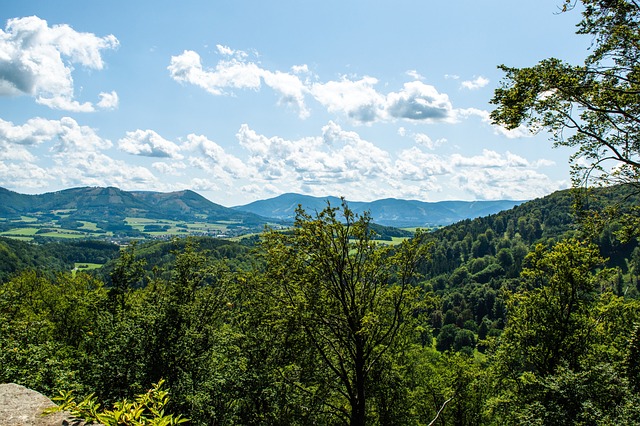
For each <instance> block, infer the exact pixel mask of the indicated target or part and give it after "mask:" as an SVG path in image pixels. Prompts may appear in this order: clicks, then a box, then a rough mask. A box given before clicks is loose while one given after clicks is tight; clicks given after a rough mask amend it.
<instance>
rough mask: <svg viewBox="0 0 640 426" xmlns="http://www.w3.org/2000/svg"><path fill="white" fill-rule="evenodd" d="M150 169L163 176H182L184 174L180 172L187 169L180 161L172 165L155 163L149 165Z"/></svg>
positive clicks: (160, 162) (161, 162)
mask: <svg viewBox="0 0 640 426" xmlns="http://www.w3.org/2000/svg"><path fill="white" fill-rule="evenodd" d="M151 167H153V168H154V169H156V170H157V171H159V172H160V173H162V174H165V175H172V176H182V175H183V174H184V173H183V172H182V171H183V170H185V169H186V168H187V165H186V164H185V163H183V162H181V161H176V162H173V163H167V162H164V161H156V162H155V163H153V164H151Z"/></svg>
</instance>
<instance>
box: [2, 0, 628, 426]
mask: <svg viewBox="0 0 640 426" xmlns="http://www.w3.org/2000/svg"><path fill="white" fill-rule="evenodd" d="M577 4H579V5H580V7H581V9H582V10H583V13H582V21H581V22H580V23H579V25H578V33H579V34H585V35H588V36H590V37H591V38H592V46H591V50H590V51H589V56H588V57H587V58H585V61H584V64H582V65H570V64H566V63H564V62H562V61H560V60H557V59H547V60H543V61H541V62H540V63H538V64H537V65H535V66H533V67H530V68H522V69H517V68H509V67H507V66H501V69H502V70H503V71H504V72H505V79H504V81H503V82H502V84H501V87H500V88H499V89H498V90H496V92H495V95H494V98H493V99H492V103H493V104H495V105H496V109H495V110H494V111H493V112H492V114H491V118H492V120H493V121H494V123H496V124H501V125H503V126H505V127H507V128H516V127H518V126H521V125H526V126H529V127H531V128H534V129H538V130H540V129H543V130H547V131H549V132H550V134H551V138H552V140H553V142H554V143H555V144H557V145H559V146H568V147H571V148H574V149H575V153H574V155H573V156H572V157H571V160H570V162H571V167H572V177H573V183H574V185H573V186H574V189H572V190H566V191H561V192H557V193H554V194H551V195H549V196H547V197H544V198H540V199H537V200H533V201H530V202H527V203H524V204H521V205H519V206H517V207H514V208H513V209H511V210H508V211H504V212H501V213H498V214H494V215H491V216H487V217H483V218H479V219H474V220H465V221H462V222H459V223H456V224H454V225H451V226H447V227H443V228H440V229H436V230H417V231H415V232H413V233H411V236H407V235H406V234H405V233H404V232H400V231H393V230H391V229H389V228H384V227H380V226H377V225H375V224H373V223H372V221H371V217H370V215H369V214H368V213H363V214H356V213H354V212H353V211H352V210H351V209H350V208H349V206H348V205H347V203H346V202H343V203H342V205H339V206H338V205H328V206H327V207H326V208H325V209H324V210H322V211H318V212H315V213H313V214H311V213H308V212H306V211H304V210H303V209H301V208H299V209H298V210H297V213H296V218H295V223H294V224H293V226H292V227H290V228H288V229H267V230H265V231H264V232H263V233H262V234H260V235H259V236H254V237H252V238H248V239H246V240H244V241H243V242H231V241H224V240H221V239H214V238H207V237H201V238H193V237H191V238H183V239H175V240H173V241H170V242H164V241H153V242H138V243H135V242H134V243H131V244H128V245H126V246H123V247H119V246H116V245H113V244H111V243H106V242H96V241H76V242H53V241H39V242H38V243H24V242H20V241H14V240H10V239H0V382H16V383H20V384H23V385H25V386H28V387H30V388H32V389H35V390H38V391H41V392H43V393H44V394H46V395H49V396H55V395H56V394H59V393H60V392H61V395H62V396H61V402H62V404H63V406H64V407H65V408H68V409H71V410H72V411H73V412H74V413H76V414H77V415H79V416H82V417H85V418H88V419H98V420H100V421H102V422H103V423H104V424H116V423H117V422H116V420H114V419H115V418H116V417H117V418H119V419H122V416H124V415H125V414H126V415H127V416H137V418H138V420H140V419H141V417H145V418H146V420H144V419H143V420H141V423H140V422H139V423H135V422H134V421H128V423H127V422H125V424H152V423H151V422H152V421H156V423H155V424H177V423H179V422H181V421H184V420H185V419H188V421H189V422H190V423H191V424H194V425H254V424H255V425H258V424H259V425H263V424H266V425H309V424H321V425H324V424H329V425H333V424H348V425H352V426H356V425H357V426H360V425H365V424H375V425H510V424H511V425H520V424H526V425H619V424H625V425H627V424H640V280H639V278H640V248H639V247H638V240H637V239H638V237H639V234H640V231H638V230H639V229H640V207H639V205H640V204H639V199H638V197H639V196H640V162H639V161H638V155H639V154H638V153H639V152H640V146H639V144H640V142H639V141H640V138H639V134H640V127H639V126H638V123H639V119H638V117H640V81H639V79H638V76H639V75H640V68H639V67H640V65H639V64H640V61H639V59H640V43H639V42H638V41H639V40H640V33H639V31H640V30H639V25H638V23H639V22H640V6H638V4H637V3H636V2H634V1H629V0H614V1H610V0H607V1H604V0H580V1H579V3H578V2H576V1H572V0H566V1H564V2H563V3H562V11H563V12H570V11H571V10H572V9H573V8H574V7H576V5H577ZM401 236H405V238H399V237H401ZM83 263H84V264H85V265H84V266H88V264H91V265H94V266H95V265H101V267H100V268H97V269H90V268H88V267H87V268H83V267H81V266H82V265H83ZM78 265H80V266H78ZM165 389H166V390H165ZM166 392H169V393H166ZM86 395H89V396H88V397H87V398H84V396H86ZM123 399H126V400H127V401H129V402H126V401H125V402H123ZM109 407H114V408H113V409H111V410H109ZM105 409H107V411H104V410H105ZM145 410H148V411H149V413H148V414H142V413H143V412H145V413H146V411H145ZM125 411H126V413H124V412H125ZM100 412H101V413H102V414H99V413H100ZM123 413H124V414H123ZM169 413H172V415H171V416H169ZM173 414H175V416H173ZM100 416H102V417H100ZM118 416H120V417H118ZM152 418H153V419H155V420H153V419H152Z"/></svg>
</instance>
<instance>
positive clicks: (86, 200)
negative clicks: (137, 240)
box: [0, 187, 522, 227]
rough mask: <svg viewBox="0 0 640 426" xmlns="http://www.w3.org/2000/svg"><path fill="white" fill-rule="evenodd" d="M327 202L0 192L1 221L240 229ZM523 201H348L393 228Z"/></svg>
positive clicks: (294, 197)
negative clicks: (140, 221)
mask: <svg viewBox="0 0 640 426" xmlns="http://www.w3.org/2000/svg"><path fill="white" fill-rule="evenodd" d="M327 203H330V204H331V205H332V206H340V204H341V199H340V198H337V197H311V196H307V195H301V194H284V195H281V196H278V197H275V198H271V199H267V200H260V201H255V202H253V203H250V204H246V205H243V206H236V207H231V208H229V207H224V206H221V205H219V204H216V203H213V202H212V201H210V200H208V199H206V198H205V197H203V196H201V195H199V194H197V193H195V192H193V191H189V190H185V191H177V192H168V193H163V192H152V191H123V190H121V189H118V188H114V187H107V188H103V187H82V188H71V189H65V190H61V191H56V192H49V193H44V194H36V195H27V194H20V193H17V192H13V191H10V190H8V189H4V188H0V217H2V218H5V219H10V218H15V217H20V216H28V215H34V214H38V215H43V214H44V215H47V214H53V215H59V213H60V212H63V214H64V216H65V217H66V218H67V219H71V220H91V221H96V220H98V221H99V220H108V221H114V220H115V221H117V220H124V218H125V217H141V218H150V219H170V220H198V221H232V222H236V223H242V224H243V225H245V226H262V225H264V224H266V223H269V222H271V223H272V222H274V221H275V222H289V221H291V220H293V218H294V216H295V209H296V208H297V207H298V205H301V206H302V207H303V208H304V209H305V210H307V211H308V212H310V213H313V212H314V211H320V210H322V209H324V208H325V207H326V206H327ZM521 203H522V201H507V200H499V201H472V202H469V201H441V202H434V203H428V202H421V201H415V200H398V199H393V198H388V199H383V200H377V201H372V202H357V201H354V202H352V201H348V205H349V207H350V208H351V209H352V210H353V211H355V212H356V213H363V212H365V211H369V212H370V213H371V216H372V219H373V222H375V223H377V224H380V225H384V226H394V227H432V226H443V225H447V224H451V223H454V222H457V221H460V220H464V219H472V218H476V217H481V216H487V215H490V214H493V213H497V212H499V211H502V210H508V209H511V208H512V207H515V206H517V205H519V204H521Z"/></svg>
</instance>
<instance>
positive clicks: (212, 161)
mask: <svg viewBox="0 0 640 426" xmlns="http://www.w3.org/2000/svg"><path fill="white" fill-rule="evenodd" d="M185 147H186V148H188V149H191V150H198V151H199V152H200V153H201V154H202V155H204V156H205V158H206V159H207V160H208V162H206V163H204V162H203V163H198V164H197V166H198V167H199V168H201V169H204V170H209V172H211V173H213V175H214V176H216V177H218V178H221V179H224V180H226V181H230V179H231V178H242V177H246V176H248V175H249V174H250V173H249V170H248V168H247V166H246V165H245V164H244V162H243V161H242V160H240V159H239V158H237V157H235V156H233V155H231V154H228V153H227V152H225V150H224V149H223V148H222V147H221V146H220V145H218V144H217V143H215V142H213V141H211V140H209V139H207V138H206V137H205V136H203V135H195V134H190V135H188V136H187V142H186V144H185Z"/></svg>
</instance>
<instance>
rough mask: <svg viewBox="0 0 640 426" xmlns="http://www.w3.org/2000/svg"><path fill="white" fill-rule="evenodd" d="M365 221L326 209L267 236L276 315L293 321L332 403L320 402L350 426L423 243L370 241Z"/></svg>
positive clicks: (361, 411)
mask: <svg viewBox="0 0 640 426" xmlns="http://www.w3.org/2000/svg"><path fill="white" fill-rule="evenodd" d="M369 223H370V217H369V216H368V215H367V214H365V215H363V216H358V215H356V214H354V213H353V212H352V211H351V210H350V209H349V208H348V206H347V205H346V203H344V202H343V205H342V208H341V209H338V208H335V207H331V206H327V208H326V209H325V210H323V211H321V212H319V213H317V214H316V216H315V217H312V216H310V215H308V214H307V213H306V212H304V211H303V210H302V209H301V208H299V209H298V211H297V214H296V221H295V227H294V231H293V233H290V234H285V233H279V232H270V233H267V234H266V235H265V237H264V241H263V244H262V246H263V248H264V251H265V256H266V259H267V260H268V263H267V271H266V273H267V277H268V279H269V280H271V281H273V282H276V283H278V284H279V285H280V286H281V287H280V289H279V290H280V292H279V295H278V297H279V298H281V299H280V300H281V302H282V310H283V312H286V313H287V315H291V316H292V317H293V318H295V319H296V321H298V322H299V323H300V324H301V326H302V329H303V331H304V334H305V337H306V338H307V339H308V341H309V343H310V344H311V345H312V347H313V349H314V351H316V353H317V354H318V355H319V357H320V359H321V360H322V363H323V364H324V366H325V367H326V368H327V370H328V373H329V374H326V377H324V379H323V380H327V381H328V382H327V384H330V383H331V382H334V383H338V384H339V386H338V387H337V388H336V389H335V391H336V392H337V394H338V395H340V397H339V398H337V399H336V400H335V402H333V401H331V402H330V401H327V402H326V404H327V406H328V408H329V409H331V410H332V411H333V412H334V414H335V415H336V416H338V418H342V419H344V420H348V421H349V423H350V424H352V425H360V424H364V423H365V420H366V418H367V406H366V389H367V388H368V386H369V383H370V380H371V375H372V374H373V371H374V370H375V368H376V367H377V365H378V363H379V362H380V360H381V359H382V358H383V357H384V355H385V354H386V352H387V351H392V350H394V347H395V345H396V344H397V342H398V341H399V336H400V335H401V334H402V332H403V330H404V329H405V328H406V327H407V324H408V319H409V318H410V317H411V313H412V310H413V309H414V306H416V302H417V299H416V298H417V294H416V292H415V291H414V287H412V283H413V282H414V279H415V277H416V267H417V265H418V263H419V262H420V261H421V260H422V259H423V258H424V256H425V255H426V248H427V247H428V246H427V245H424V244H421V235H420V234H418V235H417V236H416V237H415V239H414V240H412V241H411V242H409V241H407V242H404V243H403V244H401V245H400V246H397V247H395V248H392V247H389V246H379V245H378V244H376V243H375V242H374V241H373V238H374V235H373V231H372V230H371V228H370V226H369Z"/></svg>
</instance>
